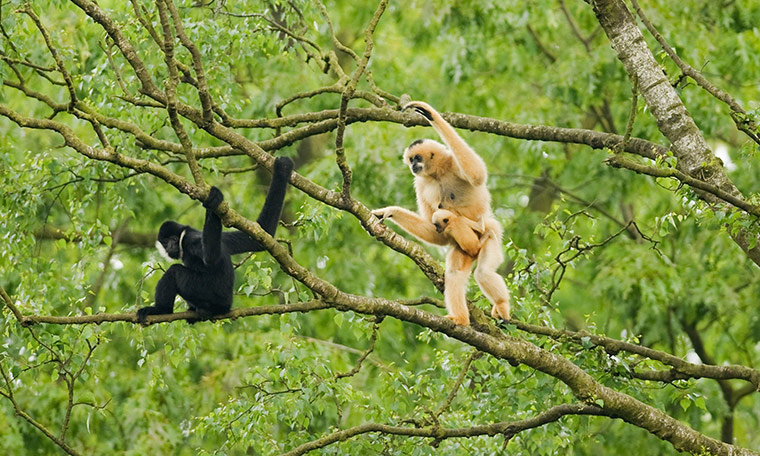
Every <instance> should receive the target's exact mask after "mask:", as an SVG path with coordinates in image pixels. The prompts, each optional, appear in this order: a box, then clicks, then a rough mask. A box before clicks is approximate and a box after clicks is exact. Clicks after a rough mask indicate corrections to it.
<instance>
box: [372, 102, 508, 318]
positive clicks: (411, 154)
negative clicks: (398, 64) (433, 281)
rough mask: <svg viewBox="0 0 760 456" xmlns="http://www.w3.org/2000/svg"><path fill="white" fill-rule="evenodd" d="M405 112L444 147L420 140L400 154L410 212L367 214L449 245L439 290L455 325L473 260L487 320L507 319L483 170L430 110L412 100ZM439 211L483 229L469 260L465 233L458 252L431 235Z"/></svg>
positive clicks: (451, 241) (463, 309)
mask: <svg viewBox="0 0 760 456" xmlns="http://www.w3.org/2000/svg"><path fill="white" fill-rule="evenodd" d="M408 108H412V109H414V110H416V111H417V112H419V113H420V114H422V115H423V116H425V118H426V119H428V121H429V122H430V125H432V126H433V128H434V129H435V130H436V132H437V133H438V135H439V136H440V137H441V139H443V141H444V142H445V143H446V145H443V144H441V143H439V142H438V141H434V140H432V139H424V140H421V141H415V142H413V143H412V144H411V145H410V146H409V147H407V149H406V150H405V151H404V163H406V164H407V165H408V166H409V169H410V170H411V171H412V174H414V189H415V192H416V194H417V212H416V213H415V212H412V211H410V210H408V209H404V208H402V207H399V206H389V207H385V208H382V209H376V210H374V211H372V213H373V214H374V215H376V216H377V217H379V218H380V219H381V220H384V219H387V218H389V219H391V220H392V221H394V222H395V223H396V224H397V225H399V226H400V227H401V228H403V229H404V230H405V231H407V232H409V233H410V234H412V235H413V236H415V237H417V238H418V239H420V240H422V241H425V242H429V243H431V244H436V245H450V246H451V248H450V249H449V252H448V254H447V256H446V276H445V282H446V289H445V291H444V300H445V302H446V309H447V310H448V312H449V314H448V315H447V318H450V319H451V320H452V321H454V322H455V323H457V324H460V325H467V324H469V321H470V315H469V312H468V311H467V302H466V298H465V294H466V291H467V282H468V279H469V277H470V271H471V269H472V265H473V263H474V261H475V260H476V259H477V261H478V266H477V268H476V269H475V281H476V282H477V283H478V285H479V286H480V289H481V290H482V291H483V293H484V294H485V295H486V297H487V298H488V299H489V300H490V301H491V302H492V303H493V308H492V310H491V315H492V316H493V317H494V318H504V319H509V316H510V315H509V290H508V289H507V287H506V285H505V284H504V279H503V278H502V277H501V276H500V275H499V274H498V273H496V269H497V268H498V267H499V265H500V264H501V262H502V261H503V259H504V257H503V254H502V250H501V226H500V225H499V222H498V221H497V220H496V219H495V218H494V217H493V214H492V213H491V194H490V192H489V191H488V188H487V187H486V180H487V179H488V172H487V170H486V165H485V163H484V162H483V159H482V158H480V156H479V155H478V154H476V153H475V152H474V151H473V150H472V149H471V148H470V146H469V145H467V143H466V142H464V140H463V139H462V138H461V137H460V136H459V135H458V134H457V132H456V131H455V130H454V129H453V128H452V127H451V125H449V123H448V122H446V121H445V120H444V119H443V117H441V115H440V114H439V113H438V112H437V111H436V110H435V109H433V108H432V107H431V106H430V105H428V104H427V103H424V102H421V101H413V102H411V103H408V104H407V105H406V106H404V109H408ZM447 146H448V147H447ZM439 209H445V210H448V211H449V213H451V214H454V215H455V216H458V217H463V218H465V219H469V220H470V222H473V223H474V224H475V226H482V227H483V233H482V236H480V240H479V243H480V246H479V247H480V248H479V249H478V251H477V252H476V254H475V255H472V254H469V253H467V251H466V250H469V251H470V252H474V251H475V250H474V249H473V248H472V245H471V244H470V242H471V241H472V238H471V237H469V236H468V235H467V233H466V232H462V233H460V232H458V233H457V234H464V236H465V238H467V240H465V243H467V247H466V248H463V247H462V246H461V244H459V243H458V242H457V240H456V239H455V238H453V237H452V236H451V233H449V234H447V233H446V232H445V230H444V231H441V232H439V231H437V230H436V227H435V225H433V213H434V212H435V211H437V210H439ZM455 225H459V224H455ZM459 228H461V226H460V227H459ZM459 228H457V231H458V230H459ZM469 229H470V230H471V231H472V229H471V228H469ZM473 234H474V233H473Z"/></svg>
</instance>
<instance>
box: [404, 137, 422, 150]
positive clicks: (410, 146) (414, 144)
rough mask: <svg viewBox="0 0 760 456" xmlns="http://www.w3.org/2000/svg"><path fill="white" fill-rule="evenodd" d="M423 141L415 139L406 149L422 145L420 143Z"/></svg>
mask: <svg viewBox="0 0 760 456" xmlns="http://www.w3.org/2000/svg"><path fill="white" fill-rule="evenodd" d="M423 141H425V140H424V139H415V140H414V141H412V143H411V144H409V146H408V147H407V149H411V148H412V147H414V146H416V145H417V144H422V142H423Z"/></svg>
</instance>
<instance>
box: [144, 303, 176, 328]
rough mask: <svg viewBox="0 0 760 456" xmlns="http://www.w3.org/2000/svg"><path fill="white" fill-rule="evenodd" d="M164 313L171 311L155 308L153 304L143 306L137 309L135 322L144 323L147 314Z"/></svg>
mask: <svg viewBox="0 0 760 456" xmlns="http://www.w3.org/2000/svg"><path fill="white" fill-rule="evenodd" d="M166 313H172V312H171V311H169V312H164V311H161V310H159V309H157V308H156V307H155V306H150V307H143V308H141V309H138V310H137V313H136V316H137V322H138V323H140V324H143V325H144V324H145V321H146V319H147V318H148V316H149V315H164V314H166Z"/></svg>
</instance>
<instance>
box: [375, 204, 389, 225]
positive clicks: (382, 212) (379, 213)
mask: <svg viewBox="0 0 760 456" xmlns="http://www.w3.org/2000/svg"><path fill="white" fill-rule="evenodd" d="M393 213H394V211H393V208H392V207H384V208H382V209H375V210H374V211H372V215H374V216H375V217H377V218H379V219H380V221H381V222H382V221H383V220H385V219H389V218H391V217H393Z"/></svg>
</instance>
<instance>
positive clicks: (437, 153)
mask: <svg viewBox="0 0 760 456" xmlns="http://www.w3.org/2000/svg"><path fill="white" fill-rule="evenodd" d="M450 155H451V152H449V150H448V149H446V146H444V145H443V144H441V143H439V142H438V141H434V140H432V139H418V140H416V141H414V142H413V143H411V144H409V147H407V148H406V150H405V151H404V163H406V164H407V165H408V166H409V169H410V170H411V171H412V174H414V175H415V176H430V175H435V174H437V173H438V172H439V171H442V170H445V169H446V167H447V164H448V161H449V159H450Z"/></svg>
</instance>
